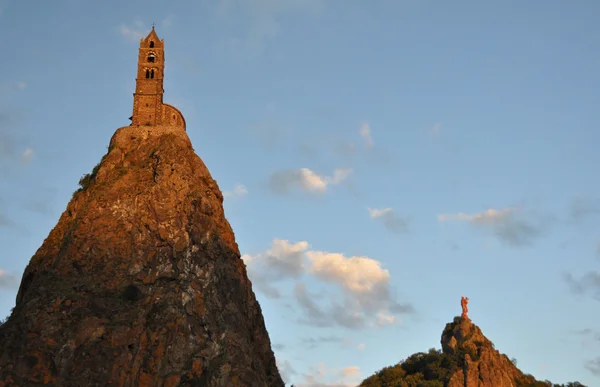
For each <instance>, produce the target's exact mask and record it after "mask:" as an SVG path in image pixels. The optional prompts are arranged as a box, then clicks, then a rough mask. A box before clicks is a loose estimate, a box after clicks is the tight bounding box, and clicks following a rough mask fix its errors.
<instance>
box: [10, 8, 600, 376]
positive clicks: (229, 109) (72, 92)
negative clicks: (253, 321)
mask: <svg viewBox="0 0 600 387" xmlns="http://www.w3.org/2000/svg"><path fill="white" fill-rule="evenodd" d="M493 3H494V4H492V2H475V1H452V2H446V1H426V0H421V1H417V0H406V1H403V0H393V1H392V0H377V1H370V2H366V1H358V0H330V1H328V0H221V1H217V0H215V1H192V0H181V1H172V2H167V1H156V0H155V1H137V0H132V1H127V2H122V1H116V0H115V1H102V2H98V1H83V0H80V1H78V0H55V1H52V2H50V1H45V2H42V1H37V2H34V1H15V0H0V9H1V11H0V36H2V39H1V40H0V52H2V67H1V69H2V71H1V72H0V244H1V245H2V246H3V252H2V254H1V255H0V270H1V271H0V315H2V316H5V315H8V314H9V313H10V308H12V307H13V306H14V299H15V295H16V291H17V288H18V284H19V282H20V278H21V275H22V272H23V269H24V268H25V266H26V265H27V263H28V261H29V259H30V258H31V256H32V255H33V254H34V253H35V251H36V250H37V248H39V246H40V245H41V243H42V242H43V240H44V238H46V236H47V235H48V233H49V231H50V230H51V229H52V227H54V225H55V224H56V222H57V220H58V217H59V216H60V214H61V213H62V211H64V209H65V208H66V205H67V203H68V201H69V200H70V198H71V194H72V192H73V191H74V190H75V189H76V188H77V181H78V180H79V178H80V176H81V175H83V174H85V173H88V172H90V171H91V169H92V167H93V166H94V165H95V164H96V163H97V162H98V161H99V160H100V158H101V157H102V155H103V154H104V153H105V152H106V146H107V144H108V141H109V139H110V137H111V136H112V134H113V133H114V131H115V130H116V129H117V128H119V127H121V126H126V125H128V124H129V121H128V117H129V116H130V115H131V111H132V103H133V98H132V93H133V91H134V85H135V75H136V60H137V49H138V44H139V38H140V37H141V36H145V35H146V34H147V33H148V32H149V30H150V28H151V25H152V23H153V22H154V23H156V29H157V32H158V34H159V36H161V37H163V38H164V39H165V44H166V48H165V52H166V79H165V102H167V103H171V104H173V105H175V106H177V107H178V108H179V109H180V110H181V111H182V113H183V114H184V116H185V118H186V121H187V131H188V135H189V137H190V139H191V140H192V143H193V144H194V147H195V150H196V152H197V154H198V155H199V156H200V157H201V158H202V159H203V160H204V162H205V163H206V165H207V166H208V168H209V169H210V171H211V173H212V175H213V177H214V178H215V179H216V180H217V182H218V184H219V186H220V187H221V189H222V190H223V191H224V192H225V194H226V200H225V210H226V215H227V217H228V219H229V221H230V222H231V224H232V226H233V229H234V231H235V234H236V239H237V241H238V244H239V246H240V250H241V253H242V254H243V255H244V260H245V261H246V263H247V265H248V270H249V273H250V278H251V279H252V282H253V284H254V285H253V286H254V290H255V292H256V295H257V298H258V299H259V302H260V304H261V306H262V309H263V313H264V316H265V321H266V325H267V329H268V331H269V334H270V337H271V341H272V343H273V348H274V351H275V354H276V357H277V359H278V363H279V365H280V370H281V371H282V374H283V375H284V377H285V379H286V380H287V381H288V382H289V383H295V384H296V385H297V386H304V387H308V386H342V385H343V386H347V385H348V386H350V385H354V384H356V383H357V382H358V381H360V380H362V379H363V378H364V377H367V376H369V375H371V374H372V373H373V372H374V371H375V370H378V369H380V368H382V367H384V366H387V365H393V364H395V363H397V362H398V361H400V360H401V359H403V358H406V357H407V356H409V355H410V354H412V353H414V352H417V351H426V350H427V349H429V348H431V347H436V348H439V347H440V344H439V339H440V335H441V332H442V330H443V328H444V325H445V323H446V322H449V321H451V320H452V318H453V317H454V316H456V315H458V314H460V304H459V302H460V297H461V296H462V295H466V296H468V297H470V300H471V301H470V304H469V307H470V316H471V318H472V320H473V321H474V322H475V323H476V324H478V325H479V326H480V327H481V328H482V330H483V332H484V334H485V335H486V336H487V337H488V338H489V339H490V340H492V341H493V342H494V343H495V344H496V348H497V349H499V350H500V351H501V352H505V353H507V354H508V355H509V356H510V357H515V358H516V359H517V360H518V365H519V367H520V368H521V369H522V370H523V371H524V372H526V373H531V374H533V375H534V376H536V377H537V378H538V379H542V380H543V379H550V380H552V381H553V382H561V383H562V382H567V381H571V380H579V381H580V382H582V383H584V384H588V385H590V386H593V385H599V384H600V357H598V353H600V330H599V329H598V328H597V327H598V323H597V322H598V321H600V308H599V306H600V304H599V302H600V259H599V258H600V254H599V253H600V234H599V232H598V230H599V227H598V226H600V181H599V180H598V178H597V166H598V165H599V164H600V153H598V151H597V145H598V144H599V143H600V130H599V129H600V128H599V124H598V114H597V112H598V106H599V105H600V72H599V71H598V68H600V49H599V48H600V28H599V27H598V23H597V18H598V15H599V14H600V3H598V2H597V1H591V0H590V1H585V0H581V1H577V2H565V1H556V0H545V1H541V0H538V1H528V2H523V1H502V2H493Z"/></svg>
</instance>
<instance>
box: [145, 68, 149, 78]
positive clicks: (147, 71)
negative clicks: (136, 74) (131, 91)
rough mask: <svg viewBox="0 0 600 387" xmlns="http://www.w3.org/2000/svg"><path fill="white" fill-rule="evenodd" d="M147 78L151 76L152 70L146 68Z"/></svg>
mask: <svg viewBox="0 0 600 387" xmlns="http://www.w3.org/2000/svg"><path fill="white" fill-rule="evenodd" d="M146 78H150V70H148V69H146Z"/></svg>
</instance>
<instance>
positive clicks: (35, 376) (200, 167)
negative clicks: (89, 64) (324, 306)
mask: <svg viewBox="0 0 600 387" xmlns="http://www.w3.org/2000/svg"><path fill="white" fill-rule="evenodd" d="M109 149H110V150H109V152H108V153H107V155H106V156H105V157H104V158H103V159H102V162H101V163H100V165H99V168H97V169H95V172H94V173H93V174H92V177H91V178H90V179H88V183H89V184H88V186H87V187H86V188H85V189H83V190H81V191H80V192H77V193H76V194H75V195H74V196H73V199H72V200H71V202H70V203H69V204H68V206H67V209H66V211H65V212H64V213H63V214H62V216H61V217H60V220H59V222H58V224H57V225H56V227H55V228H54V229H53V230H52V231H51V232H50V235H49V236H48V237H47V238H46V240H45V241H44V243H43V245H42V246H41V247H40V249H39V250H38V251H37V252H36V254H35V255H34V256H33V257H32V259H31V262H30V263H29V265H28V266H27V268H26V270H25V273H24V274H23V280H22V282H21V286H20V289H19V293H18V295H17V303H16V307H15V309H14V311H13V313H12V315H11V316H10V318H9V319H8V321H7V322H6V323H5V324H4V325H2V326H0V386H4V385H6V386H9V385H17V386H35V385H38V384H46V385H55V386H215V387H216V386H222V387H232V386H252V387H261V386H269V387H270V386H274V387H282V386H283V385H284V384H283V382H282V380H281V377H280V375H279V373H278V371H277V367H276V365H275V357H274V355H273V352H272V350H271V346H270V341H269V336H268V334H267V331H266V329H265V325H264V321H263V317H262V312H261V309H260V306H259V305H258V303H257V301H256V299H255V296H254V293H253V291H252V286H251V284H250V282H249V280H248V277H247V275H246V268H245V266H244V263H243V261H242V260H241V259H240V253H239V250H238V247H237V244H236V242H235V239H234V235H233V231H232V230H231V227H230V225H229V223H228V222H227V220H226V219H225V216H224V213H223V206H222V202H223V196H222V194H221V192H220V190H219V187H218V186H217V184H216V182H215V181H214V180H213V179H212V177H211V175H210V173H209V172H208V170H207V168H206V166H205V165H204V163H203V162H202V160H200V158H199V157H198V156H197V155H196V154H195V153H194V151H193V149H192V146H191V143H190V141H189V139H188V137H187V135H186V134H185V132H184V131H183V130H182V129H181V128H174V127H136V126H129V127H124V128H121V129H119V130H118V131H117V132H116V133H115V135H114V136H113V138H112V139H111V144H110V147H109Z"/></svg>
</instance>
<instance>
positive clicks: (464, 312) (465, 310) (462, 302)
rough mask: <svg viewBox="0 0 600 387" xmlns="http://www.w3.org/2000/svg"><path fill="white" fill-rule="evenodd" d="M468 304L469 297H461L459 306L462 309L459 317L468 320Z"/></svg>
mask: <svg viewBox="0 0 600 387" xmlns="http://www.w3.org/2000/svg"><path fill="white" fill-rule="evenodd" d="M468 303H469V297H465V296H462V297H461V298H460V306H461V307H462V315H461V316H460V317H462V318H466V319H468V318H469V316H467V313H469V308H468V307H467V304H468Z"/></svg>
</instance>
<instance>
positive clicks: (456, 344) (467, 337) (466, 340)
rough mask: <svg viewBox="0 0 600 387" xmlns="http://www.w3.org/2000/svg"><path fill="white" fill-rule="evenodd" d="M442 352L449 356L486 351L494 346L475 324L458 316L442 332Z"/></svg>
mask: <svg viewBox="0 0 600 387" xmlns="http://www.w3.org/2000/svg"><path fill="white" fill-rule="evenodd" d="M441 343H442V351H443V352H444V353H447V354H449V355H456V354H458V353H460V352H467V353H468V352H475V353H478V352H481V350H483V349H484V348H485V349H493V344H492V342H491V341H490V340H488V339H487V337H485V336H484V335H483V332H481V329H480V328H479V327H478V326H477V325H475V324H473V322H472V321H471V320H470V319H469V318H468V317H467V318H465V317H460V316H457V317H455V318H454V321H453V322H451V323H448V324H446V327H445V328H444V331H443V332H442V340H441Z"/></svg>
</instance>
